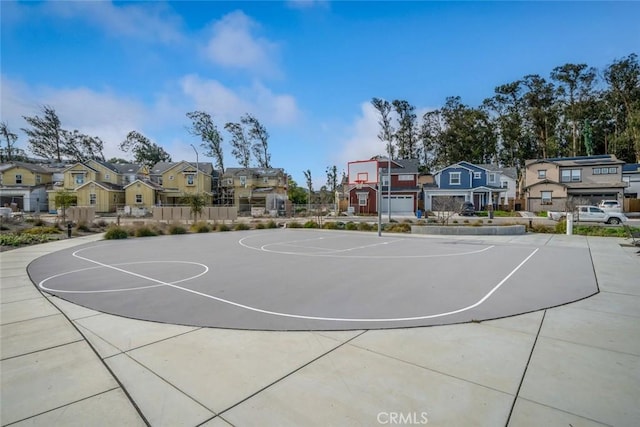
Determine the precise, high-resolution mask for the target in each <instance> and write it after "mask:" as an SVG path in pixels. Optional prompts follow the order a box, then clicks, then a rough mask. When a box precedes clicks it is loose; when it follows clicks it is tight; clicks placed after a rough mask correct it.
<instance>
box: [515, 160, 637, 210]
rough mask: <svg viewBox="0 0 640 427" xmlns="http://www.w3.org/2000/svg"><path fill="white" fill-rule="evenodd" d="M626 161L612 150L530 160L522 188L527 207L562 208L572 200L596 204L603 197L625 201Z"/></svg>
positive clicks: (526, 163)
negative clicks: (601, 153) (623, 172)
mask: <svg viewBox="0 0 640 427" xmlns="http://www.w3.org/2000/svg"><path fill="white" fill-rule="evenodd" d="M623 164H624V162H623V161H621V160H618V159H617V158H616V157H615V156H614V155H612V154H606V155H599V156H581V157H562V158H552V159H541V160H527V161H526V162H525V185H524V188H523V192H524V197H525V199H526V204H527V207H526V209H527V210H529V211H532V212H540V211H550V210H551V211H554V210H558V211H562V210H566V209H567V207H568V206H569V204H571V203H574V204H575V203H581V204H596V203H598V202H599V201H600V200H602V199H608V200H620V202H622V199H623V197H624V195H623V191H624V188H625V186H626V183H625V182H623V180H622V165H623Z"/></svg>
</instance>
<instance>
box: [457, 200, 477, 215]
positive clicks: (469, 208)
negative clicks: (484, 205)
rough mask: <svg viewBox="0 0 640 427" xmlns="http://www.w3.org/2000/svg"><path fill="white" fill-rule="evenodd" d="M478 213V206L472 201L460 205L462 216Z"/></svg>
mask: <svg viewBox="0 0 640 427" xmlns="http://www.w3.org/2000/svg"><path fill="white" fill-rule="evenodd" d="M475 214H476V207H475V206H474V205H473V203H471V202H464V203H463V204H462V206H461V207H460V215H462V216H474V215H475Z"/></svg>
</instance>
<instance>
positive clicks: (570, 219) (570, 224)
mask: <svg viewBox="0 0 640 427" xmlns="http://www.w3.org/2000/svg"><path fill="white" fill-rule="evenodd" d="M572 234H573V214H572V213H568V214H567V236H571V235H572Z"/></svg>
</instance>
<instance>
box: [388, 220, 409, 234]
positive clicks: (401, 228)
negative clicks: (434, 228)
mask: <svg viewBox="0 0 640 427" xmlns="http://www.w3.org/2000/svg"><path fill="white" fill-rule="evenodd" d="M384 231H388V232H390V233H410V232H411V224H408V223H406V222H404V223H402V224H391V225H390V226H389V227H385V228H384Z"/></svg>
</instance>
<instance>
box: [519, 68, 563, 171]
mask: <svg viewBox="0 0 640 427" xmlns="http://www.w3.org/2000/svg"><path fill="white" fill-rule="evenodd" d="M522 82H523V85H524V86H525V88H526V89H527V91H526V92H525V94H524V99H525V105H526V111H525V117H526V119H527V131H528V132H529V134H530V135H531V136H532V137H533V138H534V139H535V143H536V156H535V157H542V158H548V157H550V156H553V155H560V152H559V146H558V143H557V139H556V138H555V129H556V124H557V121H558V117H557V114H556V104H555V88H554V86H553V84H552V83H549V82H547V81H546V80H545V79H544V78H543V77H541V76H539V75H537V74H530V75H527V76H525V77H524V79H523V80H522Z"/></svg>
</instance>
